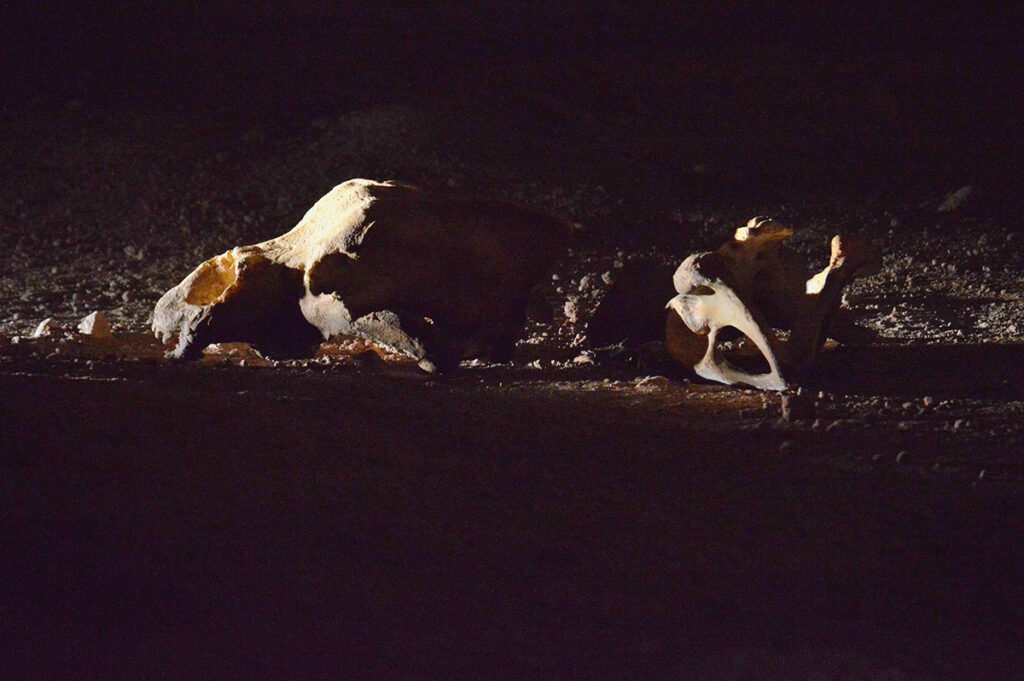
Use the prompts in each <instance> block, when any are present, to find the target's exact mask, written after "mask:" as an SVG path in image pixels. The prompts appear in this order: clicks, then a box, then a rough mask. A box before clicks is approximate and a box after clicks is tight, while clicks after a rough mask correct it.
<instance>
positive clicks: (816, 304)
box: [666, 218, 881, 390]
mask: <svg viewBox="0 0 1024 681" xmlns="http://www.w3.org/2000/svg"><path fill="white" fill-rule="evenodd" d="M790 234H792V231H791V230H789V229H787V228H785V227H783V226H782V225H780V224H779V223H777V222H775V221H773V220H766V219H763V218H754V219H752V220H751V221H750V222H748V223H747V225H746V226H744V227H741V228H739V229H737V230H736V234H735V237H734V240H733V241H731V242H729V243H726V244H725V245H723V246H722V247H721V248H719V249H718V250H717V251H715V252H712V253H697V254H693V255H691V256H689V257H688V258H686V260H684V261H683V263H682V264H681V265H680V266H679V268H678V269H677V271H676V273H675V276H674V278H673V282H674V284H675V287H676V291H677V292H678V293H679V295H678V296H676V297H675V298H673V299H672V300H671V301H669V304H668V306H667V307H669V308H670V309H672V310H674V311H675V312H676V314H677V315H678V316H679V318H680V319H682V321H683V322H684V324H685V325H686V327H687V328H689V330H690V331H691V332H693V333H695V334H699V335H704V334H706V335H707V336H708V338H707V342H708V345H707V349H706V351H705V353H704V355H703V357H702V358H701V359H700V360H699V361H697V362H696V363H694V364H693V369H694V371H695V372H696V373H697V374H698V375H699V376H702V377H704V378H707V379H709V380H715V381H720V382H722V383H727V384H733V383H744V384H746V385H751V386H753V387H756V388H761V389H763V390H784V389H785V388H786V387H788V382H787V380H786V378H785V374H787V373H788V371H789V370H788V368H786V367H790V366H792V367H798V366H800V365H802V364H807V363H809V362H811V361H813V360H814V359H815V358H816V356H817V354H818V352H819V351H820V349H821V346H822V345H823V344H824V342H825V336H826V334H827V332H828V331H829V330H830V328H831V327H832V326H833V317H834V315H835V312H836V310H837V309H838V307H839V303H840V299H841V296H842V290H843V288H844V287H845V286H846V285H847V284H849V283H850V282H851V281H853V280H854V279H855V278H857V277H860V276H866V275H869V274H874V273H875V272H877V271H878V269H879V268H880V264H881V261H880V259H879V258H878V255H877V253H876V251H875V250H874V249H873V248H871V247H870V246H868V245H866V244H863V243H860V242H843V241H842V240H841V239H840V238H839V237H838V236H837V237H835V238H833V240H832V244H831V247H832V253H831V258H830V260H829V265H828V267H826V268H825V269H824V270H822V271H821V272H819V273H818V274H816V275H814V276H813V277H808V276H807V270H806V267H805V266H804V265H803V264H802V263H801V262H799V260H798V259H797V258H796V256H795V254H794V253H793V252H792V251H790V250H788V249H786V248H785V247H784V246H783V245H782V244H781V242H782V240H783V239H785V238H786V237H788V236H789V235H790ZM729 326H731V327H733V328H735V329H737V330H739V331H740V332H741V333H743V334H744V335H745V336H746V337H747V338H749V339H750V341H751V342H753V344H754V345H755V346H756V347H757V348H758V350H759V351H760V352H761V354H762V355H763V356H764V358H765V360H766V361H767V362H768V367H769V371H768V373H764V374H751V373H747V372H744V371H741V370H739V369H737V368H735V367H733V366H732V365H730V364H729V363H728V362H727V361H726V360H725V358H724V357H722V356H721V352H720V351H719V350H718V348H717V347H716V343H717V339H718V334H719V331H720V330H721V329H723V328H725V327H729ZM772 326H777V327H779V328H784V329H790V330H791V331H792V333H791V334H790V338H789V340H788V341H787V342H786V343H785V344H782V343H780V342H779V341H778V340H777V339H776V336H775V333H774V331H773V330H772ZM666 342H667V344H668V350H669V353H670V354H672V355H673V356H674V357H676V358H677V359H679V360H680V361H683V362H686V363H688V364H689V363H691V362H692V349H691V345H692V344H691V343H689V342H686V343H681V342H680V337H679V335H678V332H676V331H674V327H673V325H672V324H671V323H670V327H669V329H668V332H667V337H666ZM673 346H678V349H677V348H675V347H673Z"/></svg>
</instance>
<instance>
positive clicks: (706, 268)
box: [668, 253, 788, 390]
mask: <svg viewBox="0 0 1024 681" xmlns="http://www.w3.org/2000/svg"><path fill="white" fill-rule="evenodd" d="M727 278H728V270H727V269H726V268H725V266H724V262H723V259H722V257H721V256H720V255H718V254H716V253H701V254H697V255H692V256H690V257H689V258H687V259H686V260H685V261H684V262H683V264H682V265H680V267H679V270H677V271H676V274H675V277H674V278H673V281H674V282H675V285H676V290H677V291H679V295H678V296H676V297H675V298H673V299H672V300H670V301H669V303H668V307H670V308H671V309H673V310H675V311H676V313H677V314H678V315H679V316H680V317H681V318H682V320H683V322H685V323H686V325H687V326H688V327H689V328H690V330H691V331H693V332H694V333H697V334H700V335H704V334H707V337H708V347H707V350H706V352H705V353H704V356H703V358H701V360H700V361H699V362H698V363H697V364H696V365H695V366H694V367H693V369H694V371H695V372H696V373H697V375H698V376H701V377H702V378H706V379H708V380H712V381H719V382H721V383H728V384H733V383H744V384H746V385H750V386H753V387H755V388H760V389H762V390H785V389H786V387H787V386H788V384H787V383H786V380H785V378H784V377H783V375H782V370H781V368H780V366H779V361H778V358H777V347H776V341H775V337H774V335H773V334H772V333H771V329H770V327H768V326H767V324H765V323H764V320H763V319H761V318H760V315H759V314H758V313H757V312H756V311H753V310H751V308H750V307H748V306H747V305H746V304H745V303H744V302H743V300H742V299H741V298H740V296H739V295H738V294H737V292H736V291H735V290H734V289H733V288H732V287H731V286H729V284H728V283H726V281H725V280H726V279H727ZM730 326H731V327H733V328H735V329H737V330H738V331H740V332H741V333H743V334H744V335H745V336H746V337H747V338H749V339H750V340H751V341H752V342H753V343H754V345H756V346H757V349H758V350H760V351H761V354H762V355H764V358H765V360H767V362H768V367H769V372H768V373H766V374H752V373H748V372H746V371H742V370H740V369H737V368H736V367H734V366H732V365H731V364H729V362H728V361H726V360H725V358H723V357H722V356H721V353H720V352H719V351H718V348H717V347H716V343H717V341H718V333H719V331H721V330H722V329H723V328H725V327H730Z"/></svg>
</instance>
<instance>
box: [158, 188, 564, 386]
mask: <svg viewBox="0 0 1024 681" xmlns="http://www.w3.org/2000/svg"><path fill="white" fill-rule="evenodd" d="M574 227H576V226H575V225H572V224H571V223H568V222H566V221H564V220H562V219H560V218H556V217H553V216H551V215H548V214H546V213H543V212H541V211H535V210H531V209H527V208H522V207H518V206H515V205H512V204H509V203H505V202H500V201H492V200H485V199H473V198H466V197H456V196H448V195H438V194H431V193H429V192H424V191H422V190H420V189H417V188H415V187H411V186H409V185H403V184H398V183H393V182H374V181H371V180H349V181H348V182H345V183H343V184H340V185H338V186H337V187H335V188H334V189H333V190H331V191H330V192H329V193H328V194H327V195H325V196H324V197H323V198H321V199H320V200H319V201H317V202H316V204H314V205H313V207H312V208H310V209H309V211H308V212H307V213H306V215H305V216H304V217H303V218H302V220H301V221H300V222H299V223H298V224H297V225H296V226H295V227H294V228H293V229H292V230H291V231H289V232H288V233H286V234H284V235H282V236H279V237H277V238H275V239H271V240H269V241H265V242H262V243H259V244H255V245H252V246H242V247H237V248H233V249H231V250H230V251H227V252H226V253H223V254H221V255H219V256H216V257H214V258H211V259H210V260H207V261H206V262H204V263H203V264H201V265H200V266H199V267H198V268H196V270H195V271H193V272H192V273H191V274H189V275H188V276H187V277H186V278H185V279H184V281H182V282H181V283H180V284H178V285H177V286H175V287H174V288H172V289H171V290H169V291H168V292H167V293H165V294H164V296H163V297H162V298H161V299H160V301H159V302H158V303H157V305H156V308H155V310H154V312H153V331H154V332H155V333H156V335H157V336H158V337H159V338H160V339H161V340H162V341H164V342H174V343H175V345H174V349H173V350H171V352H170V353H169V354H170V355H172V356H174V357H183V356H190V357H194V356H198V355H199V354H200V353H201V352H202V349H203V348H204V347H206V346H207V345H208V344H210V343H214V342H221V341H225V342H231V341H244V342H249V343H251V344H252V345H254V346H255V347H257V348H258V349H260V350H261V351H264V352H267V353H269V354H271V355H278V356H297V355H298V356H301V355H308V354H310V353H311V352H312V351H313V350H314V349H315V347H316V346H317V345H318V344H319V342H320V341H321V340H324V339H326V338H329V337H331V336H334V335H348V334H351V335H356V336H362V337H365V338H368V339H370V340H374V341H377V342H380V343H381V344H383V345H386V346H389V347H392V349H395V350H398V351H399V352H404V353H406V354H409V355H411V356H413V357H415V358H416V359H419V360H426V361H425V362H424V363H423V366H425V367H426V366H429V365H430V363H431V362H433V363H434V364H437V365H439V366H442V367H451V366H453V365H454V364H456V363H457V362H458V360H459V359H461V358H463V357H468V356H477V355H487V356H489V357H490V358H492V359H496V360H498V361H505V360H507V358H508V355H510V354H511V351H512V348H513V347H514V343H515V335H516V332H517V331H518V330H519V329H520V327H521V325H522V323H523V321H524V319H525V311H526V305H527V301H528V298H529V294H530V290H531V289H532V287H533V286H534V284H535V283H536V282H537V281H539V280H540V278H541V275H543V274H544V273H545V272H546V271H547V270H548V269H549V267H550V266H551V264H552V263H553V261H554V259H555V257H557V255H558V254H559V253H561V252H562V251H563V250H564V248H565V246H566V245H567V244H568V241H569V239H570V237H571V232H572V230H573V228H574ZM399 320H400V323H399Z"/></svg>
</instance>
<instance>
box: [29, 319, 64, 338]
mask: <svg viewBox="0 0 1024 681" xmlns="http://www.w3.org/2000/svg"><path fill="white" fill-rule="evenodd" d="M58 331H60V324H58V323H57V322H55V321H54V320H53V317H47V318H46V319H44V320H43V321H41V322H39V326H37V327H36V330H35V331H33V332H32V337H33V338H42V337H43V336H52V335H53V334H54V333H56V332H58Z"/></svg>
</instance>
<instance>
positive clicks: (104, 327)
mask: <svg viewBox="0 0 1024 681" xmlns="http://www.w3.org/2000/svg"><path fill="white" fill-rule="evenodd" d="M78 331H79V333H83V334H85V335H86V336H92V337H93V338H95V339H96V340H105V339H107V338H112V337H113V335H114V334H113V333H111V331H110V321H109V320H108V319H107V317H106V315H104V314H103V313H102V312H93V313H91V314H89V315H87V316H86V317H84V318H83V319H82V321H80V322H78Z"/></svg>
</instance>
